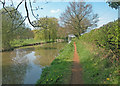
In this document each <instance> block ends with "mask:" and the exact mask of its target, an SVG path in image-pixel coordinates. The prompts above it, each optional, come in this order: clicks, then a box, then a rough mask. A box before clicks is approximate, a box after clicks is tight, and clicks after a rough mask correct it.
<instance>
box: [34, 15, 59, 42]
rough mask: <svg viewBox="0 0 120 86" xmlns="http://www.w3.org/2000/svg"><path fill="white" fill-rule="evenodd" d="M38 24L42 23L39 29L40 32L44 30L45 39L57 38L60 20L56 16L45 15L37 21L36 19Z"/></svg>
mask: <svg viewBox="0 0 120 86" xmlns="http://www.w3.org/2000/svg"><path fill="white" fill-rule="evenodd" d="M34 23H35V24H36V25H40V26H41V27H37V28H36V29H37V30H40V31H39V33H43V32H44V36H42V37H44V39H46V40H49V41H50V39H52V41H54V40H55V39H56V38H57V29H58V26H59V24H58V20H57V19H56V18H53V17H51V18H47V17H43V18H40V19H39V20H37V21H34Z"/></svg>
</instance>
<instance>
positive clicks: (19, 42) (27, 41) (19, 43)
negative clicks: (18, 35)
mask: <svg viewBox="0 0 120 86" xmlns="http://www.w3.org/2000/svg"><path fill="white" fill-rule="evenodd" d="M40 42H45V41H44V40H34V39H19V40H14V41H12V42H11V46H12V47H18V46H23V45H27V44H34V43H40Z"/></svg>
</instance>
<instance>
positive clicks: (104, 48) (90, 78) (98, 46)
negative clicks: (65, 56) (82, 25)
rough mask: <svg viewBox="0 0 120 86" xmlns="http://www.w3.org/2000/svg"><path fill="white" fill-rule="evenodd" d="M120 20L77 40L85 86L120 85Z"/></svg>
mask: <svg viewBox="0 0 120 86" xmlns="http://www.w3.org/2000/svg"><path fill="white" fill-rule="evenodd" d="M119 32H120V29H119V26H118V20H116V21H114V22H110V23H108V24H106V25H104V26H102V27H100V28H99V29H94V30H92V31H90V32H89V33H85V34H83V35H82V36H80V37H79V40H78V39H76V46H77V52H78V55H79V59H80V64H82V67H83V80H84V81H85V84H120V66H119V62H120V48H119V47H120V39H119V37H120V34H119Z"/></svg>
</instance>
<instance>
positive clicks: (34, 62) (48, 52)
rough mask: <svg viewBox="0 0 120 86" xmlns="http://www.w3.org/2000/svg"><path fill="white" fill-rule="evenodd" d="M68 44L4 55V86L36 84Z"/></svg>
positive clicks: (16, 50)
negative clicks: (9, 85) (43, 70)
mask: <svg viewBox="0 0 120 86" xmlns="http://www.w3.org/2000/svg"><path fill="white" fill-rule="evenodd" d="M65 45H66V43H47V44H43V45H36V46H26V47H21V48H17V49H14V50H13V51H6V52H0V53H2V79H3V84H35V83H36V82H37V80H38V79H39V78H40V76H41V73H42V69H44V68H45V67H47V66H49V65H50V64H51V62H52V61H53V60H54V58H55V57H56V56H58V54H59V50H61V49H62V48H63V47H64V46H65Z"/></svg>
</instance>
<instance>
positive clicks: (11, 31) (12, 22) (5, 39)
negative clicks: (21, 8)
mask: <svg viewBox="0 0 120 86" xmlns="http://www.w3.org/2000/svg"><path fill="white" fill-rule="evenodd" d="M6 9H7V10H13V9H14V8H12V7H6ZM4 12H5V10H4V9H1V10H0V14H2V48H3V49H9V48H10V47H11V45H10V41H12V40H13V39H15V38H16V37H17V35H18V34H19V33H20V31H21V29H23V28H24V27H25V25H24V24H23V23H22V24H21V25H20V23H21V22H22V21H23V18H22V16H21V14H20V13H19V12H18V11H14V12H13V13H9V14H10V15H11V16H12V18H10V17H9V16H8V15H9V14H8V13H6V14H4ZM21 32H22V31H21Z"/></svg>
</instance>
